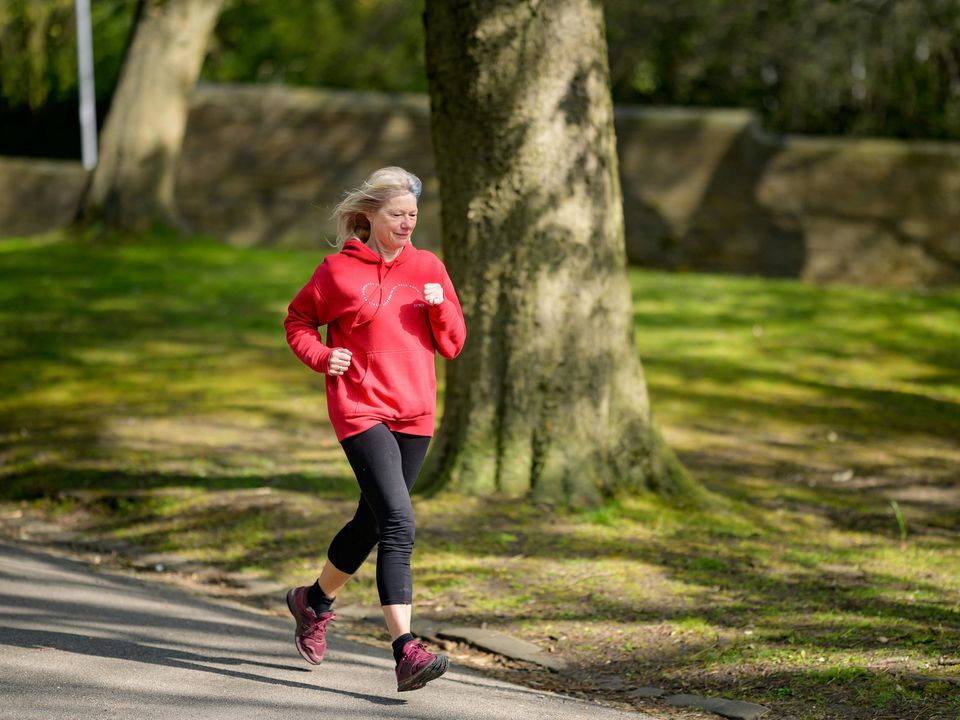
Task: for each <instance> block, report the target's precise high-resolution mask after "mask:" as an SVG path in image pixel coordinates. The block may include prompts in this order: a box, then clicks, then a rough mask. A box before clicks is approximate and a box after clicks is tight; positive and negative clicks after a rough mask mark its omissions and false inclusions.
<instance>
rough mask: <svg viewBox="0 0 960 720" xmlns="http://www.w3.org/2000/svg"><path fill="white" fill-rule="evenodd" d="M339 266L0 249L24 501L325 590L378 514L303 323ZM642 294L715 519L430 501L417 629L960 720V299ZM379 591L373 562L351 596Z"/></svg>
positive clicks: (646, 507)
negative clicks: (302, 292)
mask: <svg viewBox="0 0 960 720" xmlns="http://www.w3.org/2000/svg"><path fill="white" fill-rule="evenodd" d="M321 257H322V252H321V251H317V252H304V251H288V250H271V249H237V248H229V247H226V246H224V245H222V244H220V243H218V242H216V241H215V240H212V239H207V238H189V239H182V238H179V237H176V236H169V235H166V234H164V233H162V232H155V233H152V234H150V235H148V236H145V237H143V238H137V239H130V238H119V237H112V236H107V237H102V238H94V237H85V238H76V237H71V236H69V235H65V234H59V233H54V234H51V235H47V236H43V237H38V238H20V239H16V238H14V239H6V240H0V361H2V368H3V372H2V375H0V458H2V460H0V499H2V501H3V505H5V506H7V507H8V509H10V508H13V507H15V506H18V507H20V508H23V509H27V510H31V511H40V512H43V513H44V514H46V515H47V516H48V517H50V518H52V519H53V520H55V521H56V522H59V523H62V524H64V525H68V526H70V527H74V528H79V529H81V530H82V531H84V532H86V533H88V534H90V535H93V536H98V537H106V538H111V539H114V540H116V539H122V540H124V541H126V542H127V543H130V544H131V546H135V547H136V548H140V549H142V550H143V551H163V552H169V553H176V554H179V555H181V556H183V557H184V558H187V559H193V560H198V561H202V562H205V563H212V564H215V565H217V566H219V567H221V568H223V569H224V570H230V571H232V570H236V571H242V570H257V571H261V572H264V573H267V574H269V575H271V576H273V577H276V578H277V579H279V580H282V581H284V582H303V581H305V580H307V579H309V578H310V576H311V575H312V574H313V573H314V572H315V571H316V563H317V562H318V559H319V558H322V557H323V554H324V551H325V549H326V544H327V542H328V541H329V539H330V537H331V536H332V534H333V533H334V532H335V531H336V530H337V529H338V527H339V526H340V525H341V524H342V523H343V521H344V520H345V519H346V517H348V515H349V514H350V512H351V508H352V506H353V505H354V504H355V502H356V491H355V488H354V481H353V479H352V477H351V475H350V471H349V467H348V466H347V464H346V462H345V461H344V459H343V457H342V452H341V451H340V448H339V447H338V445H337V443H336V440H335V438H334V436H333V433H332V430H331V428H330V426H329V424H328V422H327V419H326V411H325V407H324V404H323V394H322V386H323V383H322V378H320V377H319V376H317V375H314V374H311V373H310V372H309V371H307V370H306V369H305V368H303V367H302V366H301V365H300V364H299V363H298V362H297V361H296V360H295V359H294V357H293V356H292V354H291V353H290V351H289V350H288V349H287V348H286V345H285V343H284V340H283V334H282V327H281V322H282V319H283V316H284V311H285V307H286V303H287V302H288V301H289V299H290V298H291V297H292V296H293V294H294V292H295V291H296V290H297V289H299V287H300V286H301V285H302V284H303V283H304V282H305V281H306V280H307V278H308V277H309V276H310V273H311V272H312V270H313V268H314V267H315V265H316V264H317V263H318V262H319V261H320V259H321ZM630 277H631V282H632V287H633V292H634V300H635V327H636V337H637V344H638V348H639V351H640V355H641V357H642V358H643V360H644V364H645V370H646V372H647V380H648V384H649V386H650V391H651V396H652V398H653V407H654V412H655V415H656V417H657V419H658V422H659V424H660V426H661V428H662V430H663V433H664V436H665V437H666V438H667V440H668V441H669V442H670V444H671V445H672V446H673V447H674V448H675V449H676V450H677V451H678V453H679V455H680V457H681V459H682V460H683V461H684V463H685V464H686V465H687V467H688V468H689V469H690V470H691V472H692V473H693V474H694V476H695V477H697V478H698V479H699V480H700V481H701V482H703V483H704V484H705V485H706V486H707V487H708V488H709V489H710V490H711V491H712V492H713V494H714V496H715V497H716V499H717V501H716V503H714V505H713V506H711V507H710V508H709V509H702V510H690V509H684V508H678V507H676V506H673V505H671V504H669V503H667V502H665V501H663V500H661V499H659V498H657V497H655V496H647V495H643V496H637V497H632V498H620V499H618V500H616V501H611V502H609V503H608V504H606V505H604V506H603V507H600V508H594V509H591V510H582V511H579V512H572V511H564V510H558V509H555V508H550V507H546V506H534V505H529V504H524V503H518V502H516V501H506V500H497V499H494V500H489V499H484V500H479V499H475V498H462V497H451V496H449V495H439V496H437V497H434V498H430V499H423V498H419V499H418V500H417V502H416V510H417V514H418V536H417V537H418V541H417V550H416V556H415V575H416V582H417V603H418V608H419V611H420V612H421V613H425V614H429V615H431V616H432V617H435V618H437V619H439V620H442V621H451V622H456V623H458V624H459V623H469V622H480V621H487V622H488V623H489V624H490V625H492V626H496V627H499V628H501V629H503V630H505V631H507V632H510V633H513V634H516V635H520V636H523V637H526V638H529V639H531V640H533V641H535V642H537V643H539V644H541V645H543V646H545V647H547V646H555V647H556V648H557V651H558V652H561V653H562V654H564V655H565V657H567V659H568V660H569V661H571V662H573V663H575V664H577V666H578V667H579V668H580V671H579V673H578V677H579V680H578V681H577V682H578V683H579V684H577V683H574V685H571V686H570V687H571V689H581V690H584V691H590V690H591V689H595V688H597V687H599V686H600V685H601V683H602V681H604V680H605V679H609V678H610V677H613V676H616V677H619V678H621V679H623V680H624V681H627V682H631V683H634V684H654V685H660V686H663V687H666V688H668V689H671V690H676V691H695V692H703V693H708V694H718V695H724V696H727V697H737V698H741V699H746V700H752V701H754V702H761V703H764V704H767V705H769V706H771V707H773V708H774V709H775V713H777V714H779V715H784V716H785V715H792V716H793V717H797V718H845V719H846V718H853V719H855V720H867V719H868V718H869V719H870V720H873V719H874V718H906V717H910V718H913V717H923V718H927V719H930V720H941V719H949V720H956V718H957V717H958V716H960V699H958V697H960V691H958V686H957V685H956V684H954V683H952V682H950V681H949V680H950V674H949V672H948V671H949V669H950V668H949V667H948V668H944V667H941V666H939V665H938V664H937V661H938V659H939V658H940V657H941V656H945V657H953V658H956V657H957V656H958V655H960V549H958V547H960V543H958V539H960V537H958V520H960V487H958V485H960V483H958V479H960V446H958V443H957V438H960V352H958V348H960V292H957V291H938V292H920V291H916V292H904V291H889V290H877V289H864V288H853V287H829V288H819V287H815V286H811V285H806V284H803V283H799V282H793V281H771V280H763V279H755V278H733V277H722V276H708V275H682V274H665V273H655V272H643V271H639V270H632V271H631V275H630ZM0 522H2V521H0ZM375 598H376V589H375V582H374V578H373V572H372V568H371V567H364V568H363V569H362V570H361V572H360V573H359V575H358V577H357V579H356V581H355V583H353V584H352V585H351V586H350V588H349V599H350V600H356V601H361V602H367V603H374V602H375ZM565 639H566V640H571V641H570V642H566V641H565Z"/></svg>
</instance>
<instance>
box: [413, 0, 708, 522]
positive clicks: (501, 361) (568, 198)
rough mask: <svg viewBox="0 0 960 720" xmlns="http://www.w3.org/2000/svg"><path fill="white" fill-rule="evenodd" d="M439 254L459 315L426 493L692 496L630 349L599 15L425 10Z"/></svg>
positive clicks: (517, 7) (475, 2) (547, 7)
mask: <svg viewBox="0 0 960 720" xmlns="http://www.w3.org/2000/svg"><path fill="white" fill-rule="evenodd" d="M425 24H426V35H427V67H428V77H429V85H430V100H431V112H432V123H433V128H432V129H433V140H434V146H435V150H436V156H437V168H438V174H439V179H440V186H441V200H442V208H443V209H442V219H443V231H444V239H443V248H444V257H445V260H446V262H447V264H448V267H449V268H450V272H451V275H452V276H453V279H454V281H455V283H456V286H457V291H458V294H459V295H460V297H461V300H462V302H463V308H464V312H465V315H466V318H467V326H468V330H469V338H468V340H467V345H466V347H465V349H464V351H463V354H462V355H461V356H460V358H458V359H457V360H456V361H455V362H453V363H451V364H450V365H449V366H448V368H447V373H448V374H447V389H446V406H445V410H444V417H443V423H442V426H441V428H440V430H439V433H438V435H437V438H436V440H435V443H434V448H433V451H432V453H431V457H430V459H429V462H428V467H427V472H426V473H425V477H424V482H425V485H426V486H427V487H428V488H432V489H436V488H438V487H451V488H453V489H456V490H459V491H462V492H468V493H490V494H493V493H496V494H502V495H509V496H524V495H531V496H532V497H534V498H536V499H548V500H563V501H566V502H570V503H571V504H574V505H582V504H590V503H594V502H596V501H597V500H598V499H600V498H602V497H604V496H608V495H612V494H615V493H616V492H618V491H621V490H628V491H632V490H636V489H641V488H643V489H653V490H657V491H662V492H666V493H677V494H692V493H694V492H695V490H696V486H695V484H694V483H692V482H691V481H690V479H689V477H688V476H687V474H686V473H685V471H684V469H683V467H682V466H681V465H680V463H679V462H678V461H677V460H676V458H675V456H674V455H673V454H672V452H671V451H670V450H669V448H667V447H666V445H665V444H664V443H663V442H662V440H661V439H660V437H659V435H658V434H657V433H656V431H655V430H654V428H653V425H652V422H651V418H650V403H649V398H648V396H647V390H646V383H645V381H644V377H643V371H642V368H641V365H640V362H639V360H638V358H637V353H636V349H635V346H634V337H633V324H632V316H633V313H632V306H631V297H630V291H629V286H628V282H627V276H626V255H625V249H624V236H623V210H622V200H621V194H620V184H619V178H618V173H617V157H616V144H615V136H614V129H613V107H612V101H611V98H610V89H609V78H608V68H607V61H606V44H605V38H604V27H603V13H602V9H601V7H600V5H599V3H597V2H592V1H591V0H552V1H551V2H533V1H531V2H519V1H517V0H500V1H492V0H463V1H454V2H451V1H448V0H428V2H427V9H426V13H425Z"/></svg>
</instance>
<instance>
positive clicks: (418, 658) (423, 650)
mask: <svg viewBox="0 0 960 720" xmlns="http://www.w3.org/2000/svg"><path fill="white" fill-rule="evenodd" d="M408 647H410V649H409V650H407V652H406V653H405V654H404V659H405V660H409V661H410V662H412V663H420V662H423V661H424V660H430V659H431V658H432V657H433V655H432V654H431V653H429V652H427V646H426V644H425V643H423V642H421V641H419V640H415V641H414V642H413V643H412V646H408Z"/></svg>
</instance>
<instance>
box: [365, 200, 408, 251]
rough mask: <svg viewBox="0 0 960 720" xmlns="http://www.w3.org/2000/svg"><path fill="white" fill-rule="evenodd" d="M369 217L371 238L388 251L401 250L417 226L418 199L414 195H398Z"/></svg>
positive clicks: (380, 247)
mask: <svg viewBox="0 0 960 720" xmlns="http://www.w3.org/2000/svg"><path fill="white" fill-rule="evenodd" d="M367 219H369V220H370V239H371V240H373V241H374V242H375V243H376V246H377V247H378V248H379V249H381V250H384V251H386V252H388V253H391V252H393V251H395V250H400V248H402V247H403V246H404V245H406V244H407V243H408V242H409V241H410V236H411V235H412V234H413V229H414V228H415V227H416V226H417V199H416V198H415V197H414V196H413V195H398V196H397V197H395V198H392V199H390V200H387V202H385V203H384V204H383V205H382V206H381V208H380V209H379V210H377V211H376V212H375V213H373V214H372V215H368V216H367Z"/></svg>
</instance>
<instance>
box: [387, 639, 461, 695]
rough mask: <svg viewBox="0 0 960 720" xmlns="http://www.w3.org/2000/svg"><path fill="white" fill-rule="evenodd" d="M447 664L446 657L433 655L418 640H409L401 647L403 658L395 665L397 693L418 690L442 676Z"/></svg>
mask: <svg viewBox="0 0 960 720" xmlns="http://www.w3.org/2000/svg"><path fill="white" fill-rule="evenodd" d="M448 663H449V660H447V656H446V655H434V654H433V653H430V652H427V646H426V645H424V644H423V643H422V642H420V641H419V640H411V641H410V642H408V643H407V644H406V645H404V646H403V657H401V658H400V662H399V663H397V692H405V691H407V690H419V689H420V688H422V687H423V686H424V685H426V684H427V683H428V682H430V681H431V680H436V679H437V678H438V677H440V676H441V675H443V674H444V673H445V672H446V671H447V664H448Z"/></svg>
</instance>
